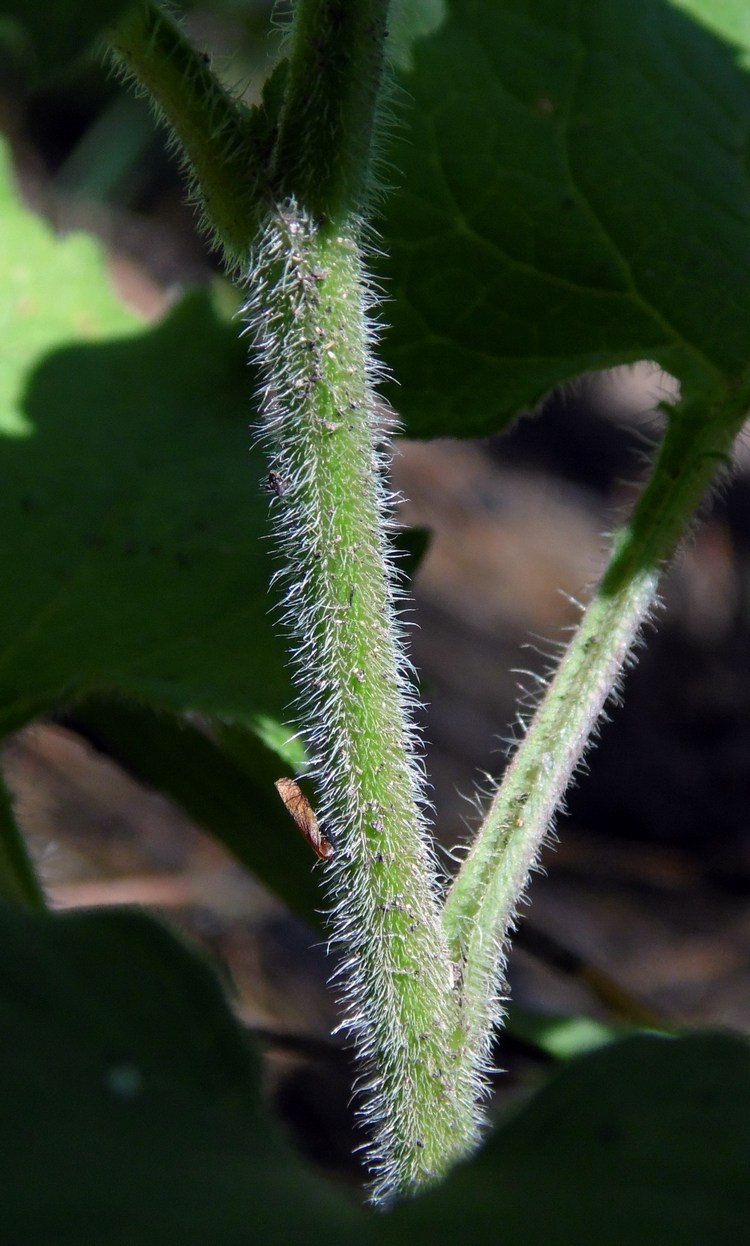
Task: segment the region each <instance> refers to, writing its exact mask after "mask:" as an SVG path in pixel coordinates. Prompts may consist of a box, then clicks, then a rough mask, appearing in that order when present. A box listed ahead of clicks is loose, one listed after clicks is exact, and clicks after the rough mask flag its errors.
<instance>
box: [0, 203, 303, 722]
mask: <svg viewBox="0 0 750 1246" xmlns="http://www.w3.org/2000/svg"><path fill="white" fill-rule="evenodd" d="M0 197H1V198H0V211H2V215H3V220H4V227H3V231H2V235H1V240H0V288H1V289H2V290H3V296H2V308H1V310H0V328H1V329H2V343H3V347H2V351H3V355H2V361H0V428H1V429H2V430H3V431H4V432H5V436H0V477H1V478H2V482H3V483H2V491H1V492H0V524H1V525H2V531H3V544H2V553H1V554H0V578H1V579H2V583H3V584H4V585H6V594H5V600H4V609H3V612H2V616H1V617H0V731H1V730H5V731H7V730H8V729H10V728H12V727H14V726H16V725H19V724H20V723H23V722H25V721H26V720H27V719H28V718H30V717H32V716H33V715H36V714H39V713H42V712H46V711H47V710H48V709H49V708H51V707H53V706H55V705H57V704H59V703H60V702H61V701H63V700H65V701H67V702H70V701H71V700H74V699H77V698H80V697H82V696H84V695H85V694H87V693H89V692H91V691H99V690H103V689H104V690H108V691H113V690H114V691H116V692H117V693H119V694H124V695H130V696H134V697H137V698H138V699H140V700H146V701H149V702H150V703H153V704H155V705H161V706H165V707H167V708H172V709H175V710H184V709H187V708H190V709H195V710H200V711H203V712H205V713H209V714H216V715H223V716H226V717H227V718H230V719H237V720H239V721H243V722H249V723H252V721H253V717H254V716H255V715H258V714H265V715H270V716H273V717H276V718H278V719H282V718H283V716H284V709H285V707H286V705H287V704H288V701H289V697H290V693H289V685H288V682H287V679H286V674H285V671H284V659H283V649H282V646H281V644H280V641H279V640H278V639H277V638H276V637H275V635H274V631H273V628H272V623H271V619H270V618H269V609H270V607H271V603H272V598H271V597H270V596H269V592H268V582H269V579H270V575H271V567H270V560H269V556H268V548H267V542H265V541H263V540H261V539H259V538H260V537H261V535H262V534H263V533H264V532H265V528H266V523H265V519H266V511H267V507H268V498H267V494H266V491H265V490H264V488H263V479H264V467H263V464H262V461H261V459H260V456H259V455H257V454H254V455H251V454H250V453H249V452H248V444H249V442H250V431H249V428H248V425H249V424H250V422H251V420H252V405H251V401H250V400H251V396H252V392H253V378H252V375H251V374H249V373H248V370H247V365H246V357H245V348H244V345H243V343H241V342H239V341H238V340H237V331H236V327H235V326H233V325H229V324H225V323H222V322H221V321H220V320H219V319H218V317H217V316H216V314H215V313H214V311H213V309H212V306H211V303H210V300H209V297H208V296H207V295H206V294H202V293H201V294H194V295H192V296H190V297H189V298H187V299H185V300H184V301H183V302H182V303H181V304H180V305H179V306H177V307H176V308H175V309H174V310H173V311H172V313H171V314H170V315H169V316H168V317H167V318H166V320H164V321H163V322H162V323H161V324H160V325H158V326H157V327H156V328H155V329H152V330H148V331H142V330H141V329H140V326H139V324H138V322H137V321H136V319H135V317H133V316H132V315H131V314H130V313H128V312H126V311H124V310H123V309H122V308H121V307H120V305H119V304H118V303H117V301H116V299H115V298H114V295H113V294H112V293H111V292H110V290H109V288H108V284H107V280H106V276H105V270H104V263H103V260H102V257H101V255H100V253H99V250H98V247H97V246H96V245H95V244H94V243H93V242H91V241H90V240H88V239H85V238H82V237H80V236H74V237H70V238H66V239H64V240H62V241H57V240H55V239H53V238H52V236H51V235H50V233H49V230H48V229H47V227H46V226H45V225H43V224H42V223H41V222H40V221H38V220H36V219H34V218H33V217H31V216H30V215H29V214H28V213H26V212H24V211H23V210H22V209H21V208H20V207H19V206H18V205H17V204H16V203H15V201H14V198H13V196H12V194H11V192H10V191H9V190H8V189H7V188H4V189H3V190H2V191H0ZM11 585H12V587H13V591H12V592H9V591H7V589H8V586H11Z"/></svg>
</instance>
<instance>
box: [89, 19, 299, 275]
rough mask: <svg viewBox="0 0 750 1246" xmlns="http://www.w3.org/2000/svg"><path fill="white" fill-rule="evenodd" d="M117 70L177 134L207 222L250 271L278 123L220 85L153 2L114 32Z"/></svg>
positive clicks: (234, 260) (229, 256)
mask: <svg viewBox="0 0 750 1246" xmlns="http://www.w3.org/2000/svg"><path fill="white" fill-rule="evenodd" d="M107 42H108V46H109V49H110V53H111V56H112V59H113V61H114V64H115V66H116V67H117V68H118V69H119V70H120V71H121V72H123V73H124V74H126V75H129V76H131V77H132V78H134V79H135V81H136V82H137V83H138V85H139V87H140V88H141V89H142V90H143V91H144V92H145V93H146V94H147V95H148V96H149V98H150V100H151V102H152V104H153V106H154V108H155V111H156V112H157V114H158V116H159V119H160V120H161V121H162V122H163V123H164V124H166V125H167V127H168V128H169V130H170V131H171V133H172V135H173V138H174V140H175V141H176V146H177V148H178V150H179V153H180V156H181V159H182V161H183V165H184V167H185V172H186V174H187V177H188V182H189V192H190V196H191V198H192V199H193V200H194V201H195V202H196V204H197V205H198V208H199V210H200V212H201V216H202V222H203V225H204V226H205V228H206V229H207V231H208V232H210V233H211V234H213V236H214V238H215V240H216V242H217V243H218V245H219V246H220V247H221V248H222V250H223V252H224V259H225V262H226V264H227V267H229V268H233V267H237V268H244V267H246V264H247V256H248V254H249V251H250V247H251V245H252V243H253V241H254V239H255V237H256V236H257V232H258V228H259V223H260V220H261V219H262V216H263V215H264V213H265V210H266V206H267V197H266V168H267V162H268V158H269V155H270V150H271V146H272V142H273V138H274V131H273V126H272V121H271V119H269V118H266V117H265V116H264V114H263V113H262V112H261V111H260V110H255V111H254V112H252V113H251V112H250V110H249V109H247V108H246V107H245V106H244V105H243V104H242V103H241V102H239V101H238V100H235V99H233V98H232V97H231V96H230V95H229V94H228V93H227V92H226V91H225V90H224V88H223V87H222V85H221V83H220V82H219V80H218V78H217V77H216V75H215V74H214V73H213V72H212V70H211V68H210V66H209V65H208V63H207V61H206V60H205V59H204V58H203V57H201V55H200V54H199V53H198V52H197V51H196V50H195V48H193V47H192V46H191V44H190V43H189V41H188V40H187V39H186V37H185V35H184V34H183V32H182V30H181V29H180V27H179V26H178V25H177V23H176V22H175V21H173V20H172V18H171V17H169V16H168V15H167V14H166V13H165V12H164V11H163V10H162V9H160V8H159V6H158V5H157V4H156V3H154V2H153V0H139V3H137V4H135V5H133V7H132V8H129V9H127V10H126V11H125V13H124V14H123V16H122V17H121V18H120V19H119V21H118V22H117V24H116V25H115V26H113V27H112V29H111V30H110V31H109V32H108V38H107Z"/></svg>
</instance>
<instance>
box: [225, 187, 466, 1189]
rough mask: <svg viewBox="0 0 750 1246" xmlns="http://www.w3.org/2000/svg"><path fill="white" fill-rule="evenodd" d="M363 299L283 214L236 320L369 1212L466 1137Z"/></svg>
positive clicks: (345, 247) (347, 274) (339, 251)
mask: <svg viewBox="0 0 750 1246" xmlns="http://www.w3.org/2000/svg"><path fill="white" fill-rule="evenodd" d="M290 256H291V257H292V259H291V260H290V258H289V257H290ZM362 289H363V274H362V271H361V262H360V257H359V251H358V248H357V246H356V243H355V241H354V240H353V239H352V238H350V237H347V236H345V235H342V234H339V233H338V232H337V231H336V230H335V229H332V228H321V227H319V226H317V225H315V224H314V223H313V222H312V221H310V219H309V217H306V216H305V215H303V214H301V213H300V212H299V210H297V211H296V212H295V211H294V210H293V209H292V207H291V206H289V207H288V208H287V209H286V211H285V212H284V213H283V214H281V215H280V216H279V217H277V218H275V219H274V220H273V221H272V222H270V223H269V227H268V231H267V234H266V239H265V246H264V248H263V250H262V252H261V254H260V255H259V258H258V263H257V265H256V269H255V274H254V279H253V295H252V299H251V304H250V307H249V309H248V319H249V323H250V324H251V325H252V327H253V331H254V333H255V336H256V345H257V352H258V357H259V360H260V363H261V367H262V372H263V376H264V379H265V380H266V389H265V402H264V413H263V414H264V429H263V431H264V436H265V440H266V441H267V443H268V445H269V447H270V454H271V468H272V472H273V477H272V478H273V481H274V483H275V493H276V496H274V497H273V498H272V503H271V504H272V508H273V513H274V520H275V527H276V533H277V541H278V544H279V547H280V550H281V555H282V560H283V567H284V573H283V578H284V583H285V585H286V590H287V591H286V596H285V599H284V602H285V607H286V624H287V627H288V628H289V631H290V632H291V634H292V636H293V640H294V650H293V652H294V662H295V667H296V682H297V686H298V688H299V689H300V693H301V696H300V701H301V705H300V711H301V714H302V716H303V720H304V722H305V724H306V727H307V739H308V741H309V744H310V751H311V753H312V755H313V756H314V762H313V773H314V775H315V778H316V780H317V786H318V790H319V793H320V798H321V810H320V813H321V819H322V822H323V824H324V826H325V828H326V833H327V835H328V837H329V838H330V839H331V840H332V841H333V843H334V845H335V855H334V858H333V861H332V863H331V865H330V866H329V867H327V873H328V875H329V878H330V880H331V883H332V890H333V896H334V910H333V914H332V923H333V943H334V945H335V946H337V948H338V951H339V953H340V955H341V958H342V961H343V967H342V970H341V973H340V976H341V980H342V983H343V995H344V999H345V1002H346V1005H347V1008H348V1014H349V1016H348V1024H349V1027H350V1029H351V1030H352V1032H353V1034H354V1036H355V1039H356V1045H357V1049H358V1051H359V1053H360V1056H361V1058H362V1059H363V1060H364V1062H365V1067H366V1071H365V1075H364V1077H363V1083H364V1085H365V1087H366V1089H365V1100H366V1102H365V1105H364V1108H363V1113H362V1114H363V1117H364V1119H365V1122H366V1124H367V1125H368V1127H369V1129H370V1131H371V1133H372V1135H373V1142H372V1147H371V1152H370V1159H371V1168H372V1170H373V1173H374V1175H375V1179H376V1186H375V1191H374V1197H375V1199H376V1200H377V1199H384V1198H387V1197H388V1196H390V1195H392V1194H393V1193H394V1192H397V1191H398V1192H406V1191H409V1190H413V1189H414V1188H416V1187H418V1186H420V1185H423V1184H425V1183H427V1182H429V1181H433V1180H435V1179H437V1178H438V1177H439V1176H441V1175H442V1174H443V1173H444V1172H445V1171H446V1170H447V1168H448V1167H450V1165H451V1164H452V1163H453V1162H454V1161H455V1159H456V1158H458V1157H459V1156H460V1155H462V1154H464V1153H465V1152H466V1151H467V1150H468V1149H469V1148H470V1147H471V1146H472V1144H473V1142H474V1140H475V1134H476V1125H475V1111H474V1108H473V1093H472V1091H473V1088H472V1087H471V1086H469V1085H468V1084H464V1085H459V1084H457V1080H456V1078H455V1076H454V1067H455V1064H456V1058H455V1052H454V1047H453V1043H454V1038H455V1034H456V1030H457V1024H458V1012H457V1006H456V995H455V991H454V989H453V983H452V974H451V967H450V962H449V958H448V954H447V948H446V944H445V939H444V937H443V934H442V929H441V922H440V909H439V904H438V898H437V886H436V882H435V870H434V866H433V862H432V857H431V852H430V849H429V847H428V845H427V840H426V835H425V834H424V821H423V817H422V814H421V804H422V774H421V765H420V762H419V761H418V760H415V756H418V755H417V754H415V744H416V741H415V738H414V731H413V728H412V727H411V726H410V725H409V723H410V716H409V708H410V706H409V702H410V700H411V699H412V693H411V690H410V688H409V685H408V683H407V681H406V677H405V661H404V657H403V653H402V651H401V648H400V645H399V643H398V636H397V624H396V618H395V613H394V595H395V592H396V590H395V588H394V580H393V574H392V567H391V563H390V559H389V556H388V552H387V549H386V541H385V536H384V531H385V527H386V524H387V514H388V498H387V496H386V494H385V491H384V488H383V485H382V480H381V473H382V468H383V461H382V451H381V450H380V449H379V448H378V443H379V442H382V439H383V437H384V435H385V431H386V430H385V429H384V427H383V411H382V408H381V407H379V406H378V404H377V400H376V398H375V395H374V394H373V391H372V387H371V383H370V370H371V365H370V360H369V341H370V338H371V328H370V326H369V324H368V319H367V315H366V310H365V307H364V305H363V296H362ZM459 1080H460V1079H459Z"/></svg>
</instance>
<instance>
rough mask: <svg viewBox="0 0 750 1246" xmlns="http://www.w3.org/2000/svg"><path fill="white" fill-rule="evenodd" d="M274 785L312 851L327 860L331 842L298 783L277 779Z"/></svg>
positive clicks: (331, 847) (331, 850)
mask: <svg viewBox="0 0 750 1246" xmlns="http://www.w3.org/2000/svg"><path fill="white" fill-rule="evenodd" d="M274 786H275V788H276V791H277V792H278V793H279V796H280V797H281V799H282V800H283V802H284V804H285V805H286V807H287V809H288V811H289V813H290V814H291V815H292V817H293V818H294V821H295V822H296V824H297V828H298V830H299V831H301V833H302V834H303V835H304V837H305V839H306V840H307V842H308V844H309V845H310V847H311V848H312V850H313V852H314V853H315V854H316V856H318V857H320V859H321V861H329V860H330V859H331V857H332V856H333V844H332V843H331V841H330V839H327V838H326V836H325V835H324V834H323V832H322V831H321V829H320V825H319V823H318V819H317V818H316V816H315V812H314V810H313V807H312V805H311V804H310V802H309V800H308V799H307V797H306V796H305V793H304V792H303V791H302V789H301V788H300V786H299V784H298V783H295V781H294V779H277V780H276V783H275V785H274Z"/></svg>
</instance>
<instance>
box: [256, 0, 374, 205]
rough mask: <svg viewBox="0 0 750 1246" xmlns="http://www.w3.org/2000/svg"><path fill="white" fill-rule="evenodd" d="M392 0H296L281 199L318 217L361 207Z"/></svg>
mask: <svg viewBox="0 0 750 1246" xmlns="http://www.w3.org/2000/svg"><path fill="white" fill-rule="evenodd" d="M388 7H389V0H297V3H296V6H295V11H294V25H293V28H292V33H291V42H290V48H289V71H288V76H287V87H286V95H285V99H284V106H283V109H282V113H281V118H280V124H279V135H278V140H277V145H276V150H275V153H274V160H273V178H274V189H275V191H276V193H277V196H278V198H279V199H280V200H285V199H288V198H290V197H294V198H295V199H296V200H297V202H299V203H302V204H304V206H305V208H306V210H307V211H308V212H309V213H310V215H311V216H312V217H313V218H314V219H319V218H320V217H327V218H328V219H329V220H343V219H345V218H346V217H347V216H348V215H349V214H351V213H352V212H355V213H357V212H361V211H362V209H363V207H364V205H365V203H366V200H367V196H368V193H369V189H370V180H371V173H372V141H373V134H374V130H375V125H376V120H377V110H378V102H379V99H380V95H381V90H382V78H383V65H384V58H385V41H386V20H387V14H388Z"/></svg>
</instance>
